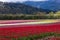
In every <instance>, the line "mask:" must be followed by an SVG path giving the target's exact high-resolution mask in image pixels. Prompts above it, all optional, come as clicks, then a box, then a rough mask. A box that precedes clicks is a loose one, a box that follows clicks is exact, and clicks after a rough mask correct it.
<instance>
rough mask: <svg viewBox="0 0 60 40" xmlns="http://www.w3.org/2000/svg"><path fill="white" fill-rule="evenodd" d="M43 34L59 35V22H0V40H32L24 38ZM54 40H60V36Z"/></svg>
mask: <svg viewBox="0 0 60 40" xmlns="http://www.w3.org/2000/svg"><path fill="white" fill-rule="evenodd" d="M44 33H57V34H59V35H60V20H58V19H56V20H52V19H51V20H0V40H33V39H26V37H33V36H34V35H40V34H44ZM54 35H55V34H54ZM23 37H25V39H21V38H23ZM54 38H55V37H54ZM54 38H53V39H54ZM53 39H51V40H53ZM54 40H60V36H58V38H57V37H56V39H54Z"/></svg>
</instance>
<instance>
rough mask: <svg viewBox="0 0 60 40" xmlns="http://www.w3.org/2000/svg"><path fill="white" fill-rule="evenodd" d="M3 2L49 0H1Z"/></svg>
mask: <svg viewBox="0 0 60 40" xmlns="http://www.w3.org/2000/svg"><path fill="white" fill-rule="evenodd" d="M0 1H3V2H18V1H19V2H23V1H48V0H0Z"/></svg>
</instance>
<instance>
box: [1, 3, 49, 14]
mask: <svg viewBox="0 0 60 40" xmlns="http://www.w3.org/2000/svg"><path fill="white" fill-rule="evenodd" d="M0 3H1V4H0V5H1V6H0V14H1V13H2V14H9V13H12V14H20V13H22V14H33V13H36V12H46V9H41V8H40V9H39V8H37V7H33V6H30V5H26V4H23V3H11V2H10V3H9V2H4V3H3V2H0ZM47 12H48V10H47Z"/></svg>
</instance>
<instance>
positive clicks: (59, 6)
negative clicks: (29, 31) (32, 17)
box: [24, 0, 60, 11]
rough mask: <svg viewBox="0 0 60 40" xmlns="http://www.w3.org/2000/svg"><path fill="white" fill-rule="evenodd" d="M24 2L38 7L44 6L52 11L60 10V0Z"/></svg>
mask: <svg viewBox="0 0 60 40" xmlns="http://www.w3.org/2000/svg"><path fill="white" fill-rule="evenodd" d="M24 4H26V5H29V6H33V7H37V8H42V9H47V10H51V11H59V10H60V0H54V1H51V0H50V1H39V2H38V1H37V2H36V1H35V2H34V1H26V2H24Z"/></svg>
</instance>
